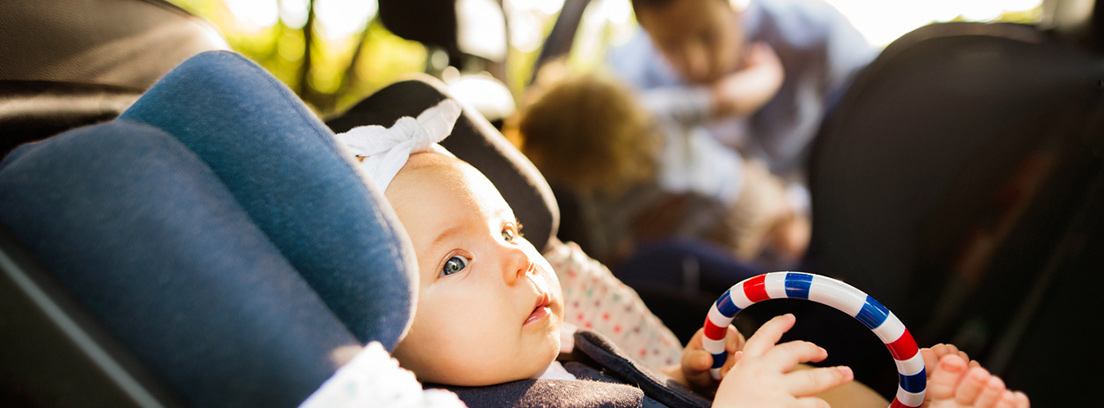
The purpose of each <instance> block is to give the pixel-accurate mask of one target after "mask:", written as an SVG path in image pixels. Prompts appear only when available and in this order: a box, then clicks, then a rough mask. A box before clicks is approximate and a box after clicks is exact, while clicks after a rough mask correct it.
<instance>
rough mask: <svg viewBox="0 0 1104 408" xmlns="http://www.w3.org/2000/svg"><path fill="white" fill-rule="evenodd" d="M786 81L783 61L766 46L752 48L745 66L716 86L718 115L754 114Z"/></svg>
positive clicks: (715, 112) (717, 82)
mask: <svg viewBox="0 0 1104 408" xmlns="http://www.w3.org/2000/svg"><path fill="white" fill-rule="evenodd" d="M785 79H786V71H785V69H784V68H783V67H782V61H781V60H780V59H779V58H778V54H776V53H775V52H774V49H773V48H771V47H770V46H769V45H767V44H766V43H761V42H760V43H752V44H749V45H748V49H747V53H746V54H745V56H744V67H743V68H741V69H740V70H738V71H736V72H733V73H731V74H728V75H727V76H725V77H722V78H720V79H718V80H717V81H716V82H715V83H714V84H713V86H712V91H713V102H714V114H716V115H718V116H727V115H740V116H743V115H751V114H753V113H755V112H756V111H758V110H759V108H761V107H763V105H766V103H767V102H769V101H770V100H771V99H772V98H774V95H775V94H777V93H778V90H779V89H781V88H782V82H783V81H784V80H785Z"/></svg>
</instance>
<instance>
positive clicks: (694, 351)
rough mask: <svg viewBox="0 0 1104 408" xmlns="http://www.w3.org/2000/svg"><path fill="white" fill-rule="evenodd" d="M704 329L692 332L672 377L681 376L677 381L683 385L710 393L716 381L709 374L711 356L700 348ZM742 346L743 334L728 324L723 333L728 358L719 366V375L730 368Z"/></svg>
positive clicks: (711, 361) (715, 385) (714, 387)
mask: <svg viewBox="0 0 1104 408" xmlns="http://www.w3.org/2000/svg"><path fill="white" fill-rule="evenodd" d="M704 330H705V329H698V332H697V333H694V337H692V338H690V342H689V343H687V344H686V348H684V349H683V350H682V364H681V366H680V367H679V368H680V369H679V373H678V374H679V375H675V376H672V377H674V378H675V379H676V380H678V379H679V378H681V379H682V381H679V382H681V383H683V385H687V386H689V387H691V388H693V389H694V390H696V391H698V392H701V393H703V394H706V395H711V394H712V393H713V391H715V390H716V388H717V382H716V381H714V380H713V378H712V377H710V376H709V369H710V368H711V367H713V356H712V355H711V354H709V352H708V351H705V349H703V348H702V336H704V332H703V331H704ZM743 347H744V336H743V335H741V334H740V332H738V331H736V328H735V327H732V326H728V332H727V333H725V351H727V352H728V359H726V360H725V364H724V366H723V367H721V376H724V375H725V373H727V372H728V370H729V369H731V368H732V365H733V364H735V362H736V357H737V356H736V352H737V351H740V349H741V348H743ZM680 376H681V377H680Z"/></svg>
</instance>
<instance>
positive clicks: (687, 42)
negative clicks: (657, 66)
mask: <svg viewBox="0 0 1104 408" xmlns="http://www.w3.org/2000/svg"><path fill="white" fill-rule="evenodd" d="M632 4H633V10H634V11H635V12H636V20H637V21H638V22H639V23H640V26H641V27H643V28H644V30H645V31H647V32H648V35H649V36H651V38H652V42H653V43H655V46H656V48H657V49H658V50H659V51H660V52H661V53H662V54H663V56H664V57H666V58H667V61H668V62H669V63H670V64H671V66H672V67H673V68H674V69H675V71H677V72H678V73H679V75H682V77H683V79H685V80H686V81H688V82H691V83H697V84H708V83H712V82H714V81H716V80H718V79H720V78H721V77H722V76H724V75H725V74H728V73H731V72H733V71H735V70H736V69H737V67H738V66H739V64H740V56H741V55H742V54H743V48H744V33H743V30H742V29H741V27H740V26H739V24H740V22H739V19H738V18H737V16H736V15H735V14H736V13H738V11H737V10H736V9H735V8H734V7H733V6H732V5H731V4H730V3H729V1H728V0H633V1H632Z"/></svg>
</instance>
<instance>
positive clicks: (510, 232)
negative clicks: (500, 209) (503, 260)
mask: <svg viewBox="0 0 1104 408" xmlns="http://www.w3.org/2000/svg"><path fill="white" fill-rule="evenodd" d="M520 236H522V234H521V223H517V224H516V226H515V225H513V224H511V225H507V226H506V228H503V229H502V239H505V240H506V242H514V240H515V239H517V237H520Z"/></svg>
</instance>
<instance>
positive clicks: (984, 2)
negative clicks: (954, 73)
mask: <svg viewBox="0 0 1104 408" xmlns="http://www.w3.org/2000/svg"><path fill="white" fill-rule="evenodd" d="M825 1H827V2H828V3H829V4H832V5H833V6H835V7H836V9H838V10H839V11H840V12H841V13H843V14H844V15H845V16H847V18H848V19H849V20H851V24H853V25H854V26H855V28H857V29H858V30H859V31H860V32H862V33H863V35H865V36H866V39H867V41H870V43H871V44H874V45H879V46H884V45H886V44H889V43H890V42H891V41H893V40H894V39H896V38H897V37H900V36H901V35H902V34H905V33H907V32H909V31H912V30H913V29H916V28H918V27H920V26H923V25H925V24H928V23H931V22H933V21H948V20H952V19H954V18H955V17H957V16H960V15H961V16H962V17H963V18H964V19H966V20H971V21H990V20H993V19H995V18H997V17H998V16H1000V15H1001V14H1003V13H1005V12H1009V11H1023V10H1030V9H1033V8H1035V7H1037V6H1038V5H1039V4H1040V3H1041V2H1042V0H825Z"/></svg>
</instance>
